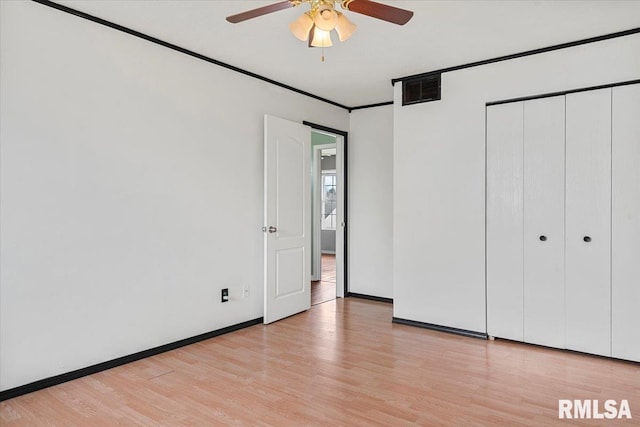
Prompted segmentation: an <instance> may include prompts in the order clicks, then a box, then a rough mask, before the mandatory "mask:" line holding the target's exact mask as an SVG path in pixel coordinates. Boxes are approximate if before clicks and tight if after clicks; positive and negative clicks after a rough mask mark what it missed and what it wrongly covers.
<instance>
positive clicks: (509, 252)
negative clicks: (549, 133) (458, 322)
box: [487, 102, 523, 341]
mask: <svg viewBox="0 0 640 427" xmlns="http://www.w3.org/2000/svg"><path fill="white" fill-rule="evenodd" d="M522 112H523V107H522V103H521V102H518V103H511V104H503V105H496V106H492V107H491V108H487V333H488V334H489V335H491V336H497V337H501V338H508V339H512V340H517V341H522V339H523V332H522V329H523V325H522V298H523V296H522V226H523V225H522V185H523V183H522V179H523V178H522V148H523V146H522V126H523V123H522Z"/></svg>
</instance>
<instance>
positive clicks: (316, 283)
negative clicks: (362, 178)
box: [311, 129, 345, 305]
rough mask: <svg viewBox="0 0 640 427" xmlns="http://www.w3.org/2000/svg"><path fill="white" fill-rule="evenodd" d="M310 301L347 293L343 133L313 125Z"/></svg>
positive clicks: (312, 302)
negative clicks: (345, 276)
mask: <svg viewBox="0 0 640 427" xmlns="http://www.w3.org/2000/svg"><path fill="white" fill-rule="evenodd" d="M311 147H312V149H311V151H312V153H311V155H312V162H311V164H312V179H311V182H312V188H311V194H312V203H311V205H312V211H313V215H312V216H313V227H312V230H313V231H312V239H311V240H312V242H311V248H312V250H311V252H312V254H311V255H312V262H311V279H312V282H311V305H316V304H320V303H323V302H327V301H331V300H333V299H335V298H336V297H343V296H344V278H343V277H341V274H344V270H343V269H344V224H345V222H344V208H345V203H344V195H343V191H342V188H343V187H344V182H342V181H343V177H344V171H343V165H344V163H343V155H344V154H343V153H344V152H343V147H344V137H343V136H342V135H337V134H332V133H330V132H326V131H321V130H318V129H313V130H312V133H311Z"/></svg>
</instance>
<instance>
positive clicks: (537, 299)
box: [524, 96, 565, 348]
mask: <svg viewBox="0 0 640 427" xmlns="http://www.w3.org/2000/svg"><path fill="white" fill-rule="evenodd" d="M564 106H565V97H564V96H558V97H553V98H542V99H536V100H533V101H526V102H525V103H524V341H526V342H530V343H534V344H541V345H546V346H551V347H560V348H563V347H564V149H565V147H564V130H565V125H564Z"/></svg>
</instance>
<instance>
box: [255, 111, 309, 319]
mask: <svg viewBox="0 0 640 427" xmlns="http://www.w3.org/2000/svg"><path fill="white" fill-rule="evenodd" d="M310 153H311V128H310V127H309V126H305V125H302V124H299V123H295V122H291V121H288V120H284V119H280V118H278V117H273V116H268V115H265V118H264V229H263V231H264V282H265V285H264V323H265V324H266V323H271V322H275V321H276V320H280V319H282V318H285V317H287V316H291V315H293V314H296V313H300V312H302V311H305V310H308V309H309V308H310V307H311V274H310V266H309V263H310V262H311V254H310V252H311V184H310V178H311V169H310V157H311V156H310Z"/></svg>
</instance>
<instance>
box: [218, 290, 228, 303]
mask: <svg viewBox="0 0 640 427" xmlns="http://www.w3.org/2000/svg"><path fill="white" fill-rule="evenodd" d="M220 302H229V288H224V289H223V290H222V295H221V296H220Z"/></svg>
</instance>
